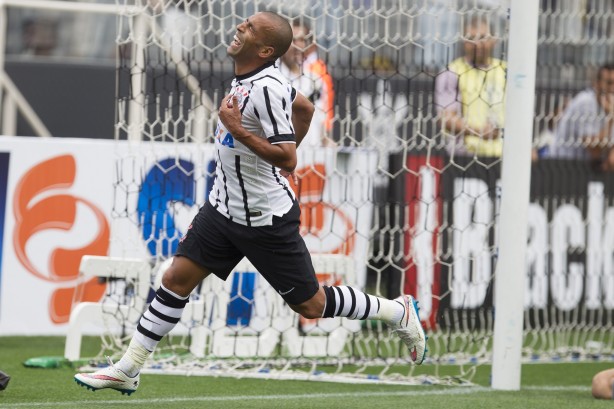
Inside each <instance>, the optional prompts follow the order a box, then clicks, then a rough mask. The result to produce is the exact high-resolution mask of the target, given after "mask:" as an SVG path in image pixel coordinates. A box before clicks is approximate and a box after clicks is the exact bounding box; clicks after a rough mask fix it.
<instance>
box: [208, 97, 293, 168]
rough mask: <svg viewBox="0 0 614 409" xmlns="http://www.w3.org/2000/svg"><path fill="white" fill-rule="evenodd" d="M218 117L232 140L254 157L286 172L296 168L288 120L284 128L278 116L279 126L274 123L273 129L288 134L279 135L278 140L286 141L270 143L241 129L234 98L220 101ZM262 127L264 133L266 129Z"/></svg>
mask: <svg viewBox="0 0 614 409" xmlns="http://www.w3.org/2000/svg"><path fill="white" fill-rule="evenodd" d="M218 115H219V118H220V121H222V123H223V124H224V126H225V127H226V129H227V130H228V132H230V134H231V135H232V136H233V138H235V139H236V140H238V141H239V142H241V143H242V144H244V145H245V146H247V147H248V148H249V149H250V150H251V151H252V152H254V153H255V154H256V155H258V156H259V157H261V158H262V159H264V160H266V161H267V162H269V163H270V164H272V165H274V166H277V167H278V168H281V169H283V170H285V171H287V172H293V171H294V168H296V143H295V141H294V134H292V133H291V128H290V125H289V121H288V120H286V121H285V122H288V124H287V125H286V126H284V118H283V116H280V115H278V117H277V119H278V120H279V125H278V124H277V122H275V126H274V128H275V130H276V132H278V131H279V127H281V128H282V130H283V131H284V132H288V133H287V134H280V138H282V139H288V140H287V141H286V140H284V141H281V142H277V143H271V142H270V141H269V140H268V139H264V138H261V137H259V136H258V135H256V134H254V133H252V132H249V131H248V130H247V129H245V128H244V127H243V125H242V123H241V117H242V114H241V111H240V109H239V101H238V99H237V97H236V96H234V95H228V96H226V97H225V98H224V99H223V100H222V104H221V106H220V110H219V114H218ZM261 115H262V116H264V117H266V116H269V113H266V114H265V113H262V114H261ZM261 119H262V118H261ZM274 120H275V118H269V122H271V123H272V122H273V121H274ZM263 122H264V121H263ZM264 127H265V132H266V128H268V127H266V126H264Z"/></svg>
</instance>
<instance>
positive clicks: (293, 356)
mask: <svg viewBox="0 0 614 409" xmlns="http://www.w3.org/2000/svg"><path fill="white" fill-rule="evenodd" d="M118 3H119V5H120V6H121V7H120V8H121V10H122V13H121V15H120V16H119V18H118V26H119V33H118V37H117V43H118V67H117V126H116V129H117V132H116V138H117V166H116V169H117V172H116V183H115V197H114V201H115V202H114V214H113V217H114V226H113V229H112V231H113V238H112V247H111V255H112V256H114V257H118V258H119V259H121V258H122V257H130V258H140V259H142V260H146V261H148V263H149V265H150V266H151V269H150V271H149V272H147V274H144V275H140V276H139V277H136V276H135V275H134V274H133V275H132V276H130V277H129V278H126V277H124V275H123V274H116V275H115V276H114V275H113V274H109V276H110V278H108V280H109V281H108V282H109V285H108V296H107V297H106V298H105V299H103V300H102V301H101V303H102V304H104V305H105V308H104V314H105V315H106V316H109V317H111V318H110V321H112V322H113V324H108V328H107V331H105V335H104V337H103V339H105V340H106V342H105V343H104V350H103V351H102V352H101V355H102V354H110V355H119V354H121V352H122V350H123V348H125V346H126V343H127V340H128V339H129V337H130V335H131V334H132V332H133V331H134V328H135V326H136V321H135V319H134V316H135V315H134V314H128V313H126V311H125V310H126V308H125V307H122V308H120V306H126V305H128V306H129V307H130V306H131V307H130V308H133V309H136V310H137V314H136V316H138V314H139V313H141V312H142V309H143V308H145V307H146V305H147V302H148V301H149V300H150V297H151V291H152V289H155V288H156V286H157V283H158V282H159V280H160V276H161V272H162V271H163V270H164V266H165V265H166V264H165V262H166V263H167V260H168V259H169V257H171V256H172V254H173V252H174V250H175V249H176V246H177V244H178V241H179V239H180V238H181V236H182V235H183V233H184V232H185V231H186V229H187V226H188V225H189V223H190V220H191V218H192V217H193V216H194V215H195V214H196V212H197V210H198V208H199V206H201V205H202V204H203V203H204V202H205V200H206V199H207V195H208V190H209V188H210V186H211V183H212V172H213V163H214V155H213V148H212V145H213V144H212V142H213V133H214V130H215V126H216V121H217V117H216V112H217V107H218V105H219V102H220V100H221V98H222V97H223V96H224V95H225V92H227V91H228V89H229V86H230V82H231V80H232V78H233V64H232V60H231V59H229V58H228V57H227V56H226V47H227V46H228V44H229V42H230V41H232V38H233V35H234V33H235V31H236V26H237V24H238V23H240V22H241V21H243V20H244V19H245V18H246V17H248V16H250V15H252V14H253V13H255V12H257V11H263V10H271V11H275V12H278V13H280V14H282V15H283V16H285V17H287V18H288V19H289V20H290V19H298V20H299V21H301V22H306V23H308V24H309V26H310V27H311V30H312V33H313V42H314V43H315V44H316V46H317V53H318V57H319V58H320V59H321V60H323V61H324V62H325V64H326V67H327V70H328V73H329V74H330V76H331V78H332V84H333V86H334V104H333V107H332V112H331V111H330V110H329V108H327V106H326V105H321V104H317V109H318V110H319V114H320V115H322V116H323V117H326V118H330V126H327V125H326V124H325V121H323V122H319V123H317V124H315V125H313V126H315V127H316V128H317V129H316V131H317V132H321V133H323V134H324V136H326V138H328V139H330V140H332V141H334V146H331V144H327V146H325V147H319V146H302V147H301V148H299V150H298V159H299V164H298V175H299V177H300V183H299V184H298V186H294V188H295V189H296V192H297V193H298V197H299V201H300V204H301V208H302V224H301V232H302V234H303V235H304V238H305V241H306V243H307V245H308V247H309V249H310V250H311V252H312V253H313V255H314V256H313V257H314V264H315V268H316V271H317V272H318V277H319V279H320V281H321V282H322V283H328V284H331V283H343V284H347V285H353V286H357V287H358V288H361V289H365V290H366V291H367V292H370V293H372V294H377V295H380V296H384V297H388V298H394V297H396V296H398V295H399V294H401V293H410V294H413V295H414V296H416V297H417V298H418V300H419V301H420V305H421V307H422V310H421V314H422V318H423V319H424V324H425V327H426V330H427V333H428V335H429V344H428V349H429V354H428V357H427V360H426V362H425V365H423V366H421V367H414V366H411V365H410V360H409V358H408V356H407V354H406V352H405V349H404V348H403V347H402V346H401V345H400V344H399V341H398V339H397V338H396V337H395V336H394V335H391V334H390V330H389V328H387V327H386V325H384V324H382V323H381V322H377V321H372V322H371V321H367V322H364V323H362V322H357V321H349V320H345V319H339V318H336V319H327V320H304V319H300V318H299V317H298V316H297V315H296V314H294V313H293V312H292V311H291V310H290V309H289V308H288V307H287V305H284V303H283V300H282V299H281V297H279V296H278V295H277V294H275V293H274V291H272V290H271V289H270V287H269V286H268V285H267V284H266V282H264V280H262V278H261V277H260V276H259V275H258V274H257V272H256V271H255V269H254V268H253V266H251V265H250V264H249V262H246V261H244V262H242V263H241V264H240V265H239V266H237V268H236V270H235V272H234V273H233V274H232V275H231V276H230V277H229V279H228V280H227V281H226V282H222V281H220V280H217V279H215V278H208V279H207V280H205V281H204V282H203V284H202V285H201V286H200V287H199V288H198V289H197V290H196V291H195V292H194V294H193V295H192V296H191V301H190V303H189V304H188V308H187V309H186V311H185V313H184V315H183V318H182V320H181V322H180V324H179V325H178V327H177V328H176V329H175V330H174V331H173V332H172V333H171V334H170V336H169V337H167V339H165V340H163V341H162V342H161V344H160V347H159V349H158V350H157V351H156V353H155V355H154V357H153V361H152V363H151V365H150V366H148V368H149V370H152V371H162V372H166V373H191V374H213V375H224V374H230V375H237V376H246V374H248V373H249V374H251V375H252V376H262V377H278V378H283V377H286V378H291V379H329V380H330V379H341V378H343V376H346V377H352V378H353V379H363V380H365V381H371V380H373V379H379V380H380V381H382V382H418V383H420V382H422V383H424V382H427V383H429V382H441V381H442V380H446V379H448V380H451V379H463V380H471V377H472V375H473V373H474V372H475V369H476V368H477V366H478V365H482V364H484V363H489V362H490V359H491V353H492V344H493V340H492V334H493V322H494V320H495V317H496V313H495V311H494V308H493V288H494V286H493V283H494V281H495V280H496V275H495V271H496V263H497V246H498V235H497V231H498V228H497V226H498V214H499V212H498V207H499V197H500V195H499V192H500V190H501V189H505V186H501V185H500V183H499V180H500V165H501V141H502V137H503V129H502V128H503V124H504V123H503V115H504V112H505V110H504V102H505V98H504V87H505V65H504V64H505V63H504V62H505V60H506V46H507V40H508V37H507V30H508V23H509V21H508V8H507V7H508V5H507V4H506V2H503V1H496V0H490V1H478V0H471V1H469V0H467V1H462V0H450V1H447V0H431V1H428V0H424V1H409V0H403V1H396V0H395V1H392V0H379V1H371V0H347V1H346V0H322V1H295V0H285V1H280V0H269V1H252V2H243V1H236V0H226V1H207V0H195V1H182V0H176V1H171V0H148V1H147V0H130V1H129V0H118ZM541 3H542V7H541V10H540V27H539V54H538V55H539V57H538V59H539V61H538V70H537V90H536V107H535V137H534V141H535V142H534V145H535V152H534V154H535V157H536V161H534V162H533V165H532V166H533V172H532V175H533V176H532V182H531V204H530V208H529V235H528V238H527V240H528V255H527V260H526V261H523V260H518V265H517V272H518V274H526V276H527V280H526V281H527V286H526V291H525V294H524V299H525V303H524V305H525V343H524V349H523V351H524V354H523V355H524V358H525V359H526V360H532V361H540V360H546V361H552V360H571V359H583V358H589V357H590V358H591V359H597V358H599V357H601V358H603V357H606V356H611V354H612V353H613V352H614V351H613V343H614V340H613V339H612V334H613V333H614V332H613V331H612V312H613V308H614V272H613V267H612V260H613V254H612V248H614V235H613V234H612V232H613V231H614V225H613V224H614V212H613V211H612V208H611V206H612V197H613V193H614V192H613V191H612V190H613V186H614V183H612V176H611V175H610V174H607V173H603V172H600V171H598V170H596V169H595V167H594V166H593V164H592V163H591V162H589V161H588V160H586V158H585V157H584V156H580V155H579V156H573V155H572V156H571V157H563V158H559V157H553V155H548V154H547V151H548V150H549V149H552V146H551V144H552V141H553V136H552V135H553V134H554V127H555V126H556V124H557V120H558V118H559V117H560V110H561V109H562V107H563V106H564V103H565V102H566V101H567V100H568V99H569V98H570V97H571V96H573V95H574V94H575V93H576V92H577V91H579V90H581V89H582V88H583V87H585V86H587V85H589V84H590V81H591V79H592V75H593V74H594V72H595V70H594V69H595V68H596V67H598V66H599V65H600V64H602V63H604V62H605V61H604V58H605V56H606V55H608V53H610V54H609V55H611V51H612V47H613V40H612V38H611V36H608V35H607V33H609V29H610V28H609V26H607V24H611V23H609V22H608V21H606V20H605V18H606V17H605V16H606V15H609V16H611V13H612V10H611V9H610V8H609V7H611V5H609V3H608V2H605V1H596V0H595V1H588V2H571V1H570V2H565V1H563V2H549V1H543V2H541ZM480 23H481V24H485V25H486V27H487V30H486V32H482V31H479V30H477V31H476V30H475V29H472V28H471V27H472V24H480ZM485 49H487V50H491V52H492V57H493V58H494V59H496V61H498V62H497V63H496V64H494V65H493V64H491V62H492V61H495V60H488V63H484V62H480V61H478V62H476V63H467V61H469V60H470V59H471V58H479V56H478V54H480V53H483V52H485V51H484V50H485ZM301 51H306V49H303V50H301ZM463 56H465V58H464V59H463V58H461V59H460V60H458V58H459V57H463ZM463 70H464V71H463ZM465 72H466V75H465ZM455 111H456V114H457V115H463V114H468V116H467V117H466V118H465V119H464V120H463V121H459V123H462V125H457V128H454V127H453V126H452V127H450V126H449V125H446V122H447V121H449V120H450V118H451V116H452V115H454V112H455ZM316 116H318V113H316ZM461 126H466V127H471V129H472V130H471V131H465V130H463V129H461V128H460V127H461ZM506 137H513V135H511V136H507V135H506ZM557 143H560V144H561V145H562V146H568V147H576V148H578V147H582V143H583V142H582V141H581V140H572V139H566V140H564V141H559V142H557ZM113 268H116V270H117V271H121V270H122V269H121V268H117V267H113ZM113 268H111V270H113ZM111 273H112V271H111ZM138 280H145V281H146V282H147V283H148V285H147V286H142V285H140V284H139V283H138ZM118 282H123V284H122V285H118ZM136 289H140V290H138V291H137V290H136ZM117 291H119V292H120V293H121V296H119V297H118V296H117V294H116V293H117ZM114 294H115V295H114ZM114 305H117V308H114V307H113V306H114ZM118 328H121V330H118ZM109 340H110V341H109Z"/></svg>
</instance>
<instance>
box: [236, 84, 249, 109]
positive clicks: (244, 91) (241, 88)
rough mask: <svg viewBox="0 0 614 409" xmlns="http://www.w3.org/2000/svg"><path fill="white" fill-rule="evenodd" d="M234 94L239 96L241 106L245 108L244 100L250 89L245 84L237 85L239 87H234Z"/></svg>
mask: <svg viewBox="0 0 614 409" xmlns="http://www.w3.org/2000/svg"><path fill="white" fill-rule="evenodd" d="M233 95H234V96H236V97H237V100H238V101H239V107H241V108H243V102H244V101H245V98H247V96H248V95H249V91H248V90H247V89H246V88H245V87H244V86H243V85H237V87H236V88H235V89H234V93H233Z"/></svg>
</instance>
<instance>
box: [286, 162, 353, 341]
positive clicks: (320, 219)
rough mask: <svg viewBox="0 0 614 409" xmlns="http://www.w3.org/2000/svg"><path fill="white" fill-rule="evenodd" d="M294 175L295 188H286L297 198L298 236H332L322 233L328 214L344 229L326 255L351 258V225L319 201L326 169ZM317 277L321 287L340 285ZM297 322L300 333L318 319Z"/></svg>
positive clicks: (329, 276)
mask: <svg viewBox="0 0 614 409" xmlns="http://www.w3.org/2000/svg"><path fill="white" fill-rule="evenodd" d="M296 175H297V176H298V179H299V186H296V185H295V184H294V182H292V179H290V184H291V186H292V190H294V193H296V196H297V197H298V198H299V203H300V206H301V234H302V235H303V236H306V235H313V236H315V237H321V236H322V235H323V234H330V233H333V232H331V231H325V230H324V220H325V215H326V213H327V212H329V213H332V214H333V215H334V216H333V217H334V218H338V220H340V221H341V222H342V224H343V225H344V227H345V234H344V237H343V238H341V244H339V245H338V246H336V247H335V248H333V249H331V250H330V251H329V253H331V254H345V255H350V254H352V251H353V250H354V233H355V231H354V224H353V223H352V221H351V220H350V218H349V217H347V215H346V214H345V213H344V212H343V211H342V210H341V209H340V208H338V207H336V206H334V205H332V204H330V203H326V202H323V201H322V197H323V195H324V185H325V181H326V168H325V166H324V164H321V163H317V164H314V165H311V166H307V167H304V168H301V169H298V170H296ZM323 230H324V231H323ZM317 277H318V282H319V283H320V284H321V285H328V286H334V285H340V284H342V281H341V277H337V276H336V275H333V274H327V273H322V272H321V273H320V274H317ZM299 321H300V324H301V327H302V328H303V330H309V329H310V328H313V327H314V326H315V325H316V324H317V322H318V319H307V318H303V317H299Z"/></svg>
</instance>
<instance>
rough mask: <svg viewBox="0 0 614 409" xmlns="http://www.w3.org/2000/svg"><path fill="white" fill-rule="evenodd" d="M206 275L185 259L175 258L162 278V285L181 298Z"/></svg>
mask: <svg viewBox="0 0 614 409" xmlns="http://www.w3.org/2000/svg"><path fill="white" fill-rule="evenodd" d="M207 274H208V273H207V272H206V271H204V270H202V268H200V267H199V266H197V265H196V264H195V263H194V262H193V261H191V260H189V259H187V258H185V257H175V258H174V260H173V263H172V264H171V265H170V267H169V268H168V269H167V270H166V271H165V272H164V275H163V276H162V285H164V287H166V288H167V289H169V290H171V291H173V292H174V293H176V294H179V295H181V296H185V295H189V294H190V293H191V292H192V290H193V289H194V288H195V287H196V286H197V285H198V283H199V282H200V281H202V280H203V279H204V278H205V277H206V275H207Z"/></svg>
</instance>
